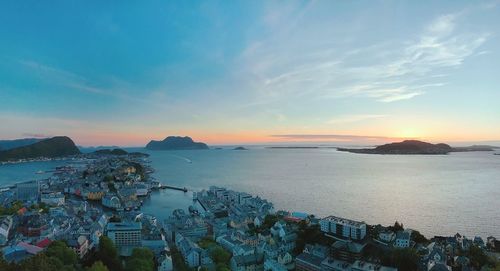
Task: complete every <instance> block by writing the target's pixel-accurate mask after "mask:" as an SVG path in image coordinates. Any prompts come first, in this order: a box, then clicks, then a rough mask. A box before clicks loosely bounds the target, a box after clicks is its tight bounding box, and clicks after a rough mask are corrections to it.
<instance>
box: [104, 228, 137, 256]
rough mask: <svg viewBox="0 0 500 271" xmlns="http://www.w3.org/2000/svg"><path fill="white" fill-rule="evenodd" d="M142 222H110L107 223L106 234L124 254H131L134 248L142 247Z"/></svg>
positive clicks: (121, 253)
mask: <svg viewBox="0 0 500 271" xmlns="http://www.w3.org/2000/svg"><path fill="white" fill-rule="evenodd" d="M141 230H142V224H141V223H140V222H110V223H108V224H107V225H106V233H105V234H106V236H108V237H109V238H110V239H111V240H112V241H113V242H114V243H115V245H116V247H117V248H118V250H119V251H120V255H122V256H130V255H131V254H132V250H133V249H134V248H136V247H141V246H142V242H141Z"/></svg>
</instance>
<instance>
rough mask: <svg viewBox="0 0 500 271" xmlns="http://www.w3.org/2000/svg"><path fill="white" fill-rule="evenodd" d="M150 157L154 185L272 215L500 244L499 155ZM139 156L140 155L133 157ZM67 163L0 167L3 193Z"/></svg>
mask: <svg viewBox="0 0 500 271" xmlns="http://www.w3.org/2000/svg"><path fill="white" fill-rule="evenodd" d="M248 148H249V150H246V151H235V150H232V149H230V148H227V147H226V148H225V149H222V150H217V149H211V150H193V151H146V150H140V151H143V152H147V153H149V154H150V155H151V156H150V160H151V165H152V166H153V167H154V168H155V170H156V171H155V173H154V177H155V178H156V179H157V180H158V181H160V182H162V183H164V184H170V185H175V186H180V187H187V188H188V189H191V190H200V189H208V187H209V186H211V185H217V186H224V187H227V188H230V189H234V190H238V191H245V192H248V193H251V194H254V195H257V196H260V197H263V198H266V199H269V200H270V201H272V202H273V203H274V205H275V209H277V210H278V209H284V210H291V211H292V210H293V211H301V212H307V213H310V214H315V215H317V216H319V217H322V216H327V215H336V216H341V217H346V218H350V219H355V220H362V221H365V222H367V223H369V224H382V225H391V224H393V223H394V222H395V221H396V220H397V221H399V222H402V223H403V224H404V225H405V227H409V228H413V229H417V230H419V231H420V232H422V233H423V234H424V235H426V236H427V237H432V236H434V235H453V234H455V233H457V232H460V233H461V234H465V235H466V236H468V237H473V236H475V235H479V236H481V237H483V238H486V237H487V236H490V235H493V236H497V237H500V156H495V155H493V153H492V152H464V153H451V154H449V155H370V154H353V153H345V152H338V151H336V150H335V149H328V148H318V149H269V148H265V147H248ZM134 150H136V151H137V150H138V149H134ZM57 163H60V162H35V163H27V164H17V165H3V166H0V185H3V184H8V183H12V182H15V181H21V180H25V179H26V180H27V179H33V178H37V177H39V175H37V174H34V173H35V172H36V171H38V170H46V169H49V168H51V167H55V166H56V164H57ZM191 204H192V196H191V193H189V192H188V193H183V192H180V191H173V190H162V191H158V192H154V193H153V194H152V196H151V198H150V199H148V200H146V201H145V205H144V207H143V211H144V212H146V213H151V214H153V215H155V216H157V217H158V218H160V219H163V218H166V217H168V216H169V215H170V213H171V211H172V210H173V209H176V208H187V207H188V206H189V205H191Z"/></svg>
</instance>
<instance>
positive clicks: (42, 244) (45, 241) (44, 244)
mask: <svg viewBox="0 0 500 271" xmlns="http://www.w3.org/2000/svg"><path fill="white" fill-rule="evenodd" d="M50 244H52V240H50V239H49V238H45V239H43V240H42V241H40V242H38V243H36V246H37V247H41V248H46V247H48V246H49V245H50Z"/></svg>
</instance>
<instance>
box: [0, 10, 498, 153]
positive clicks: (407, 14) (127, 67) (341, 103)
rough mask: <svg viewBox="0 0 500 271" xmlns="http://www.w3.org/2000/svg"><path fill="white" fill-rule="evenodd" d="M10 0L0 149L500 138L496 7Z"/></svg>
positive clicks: (1, 66)
mask: <svg viewBox="0 0 500 271" xmlns="http://www.w3.org/2000/svg"><path fill="white" fill-rule="evenodd" d="M28 2H30V3H29V4H27V3H17V2H15V1H14V2H5V3H2V4H0V7H1V8H0V33H1V34H0V35H1V39H0V40H1V41H0V59H1V61H0V103H1V107H0V139H15V138H27V137H50V136H55V135H67V136H69V137H71V138H72V139H73V140H74V141H75V143H76V144H78V145H81V146H99V145H118V146H144V145H145V144H147V143H148V142H149V141H150V140H161V139H164V138H165V137H167V136H169V135H180V136H189V137H191V138H193V139H194V140H195V141H200V142H206V143H207V144H209V145H224V144H227V145H238V144H282V143H286V144H289V143H290V144H291V143H293V144H303V143H331V144H379V143H387V142H394V141H400V140H404V139H420V140H426V141H430V142H434V143H439V142H444V143H449V144H453V143H454V142H457V143H459V142H478V143H481V142H489V143H491V144H494V143H495V142H498V144H500V102H499V101H500V91H499V88H498V86H500V76H498V71H499V70H500V52H499V51H498V48H500V35H499V34H500V33H499V32H498V31H499V28H498V25H500V4H499V2H498V1H496V2H495V1H484V2H478V3H476V2H475V3H470V2H467V1H453V2H450V1H442V2H433V3H432V5H431V4H430V3H428V4H427V5H426V4H425V3H417V2H415V1H402V2H397V4H395V3H389V2H387V1H370V2H351V1H347V2H344V1H339V2H337V1H286V2H276V1H246V2H227V1H223V2H211V3H210V4H209V3H204V2H194V3H193V2H178V1H174V2H164V1H150V2H147V3H140V4H139V3H120V5H116V6H113V5H107V4H104V3H99V2H96V3H94V4H89V3H83V2H82V3H78V2H76V3H75V2H71V3H70V2H66V1H61V2H58V3H56V4H54V5H47V4H46V3H41V2H39V1H28Z"/></svg>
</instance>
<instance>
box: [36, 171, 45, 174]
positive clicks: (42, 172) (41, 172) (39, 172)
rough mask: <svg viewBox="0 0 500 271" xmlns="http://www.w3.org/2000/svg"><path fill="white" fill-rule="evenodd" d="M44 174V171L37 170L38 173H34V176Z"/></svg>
mask: <svg viewBox="0 0 500 271" xmlns="http://www.w3.org/2000/svg"><path fill="white" fill-rule="evenodd" d="M44 173H45V172H44V171H42V170H39V171H37V172H36V174H44Z"/></svg>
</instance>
